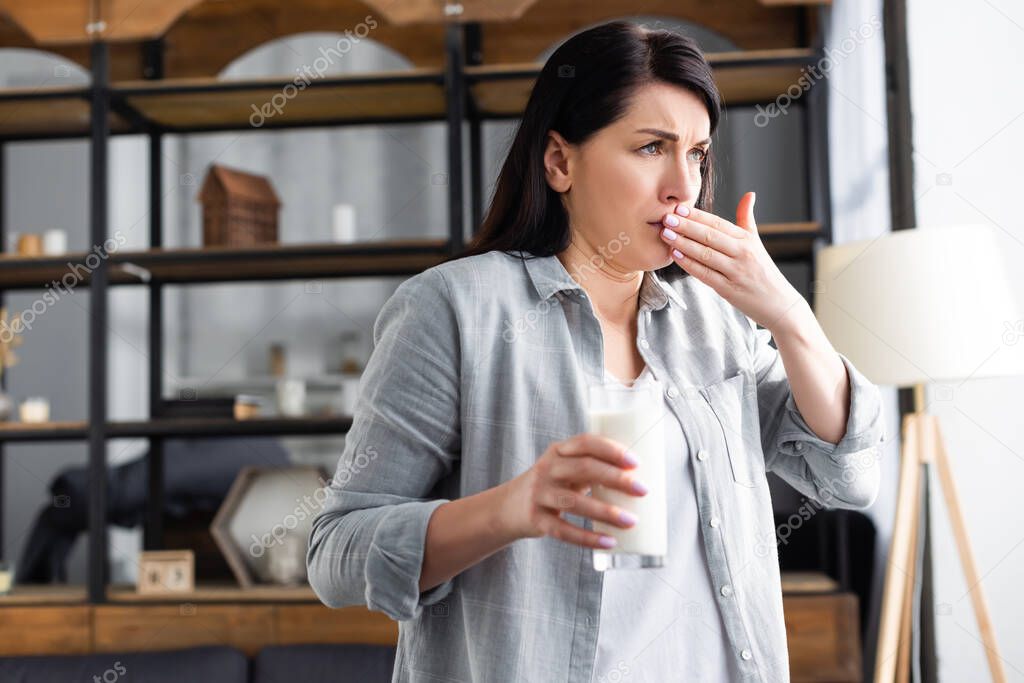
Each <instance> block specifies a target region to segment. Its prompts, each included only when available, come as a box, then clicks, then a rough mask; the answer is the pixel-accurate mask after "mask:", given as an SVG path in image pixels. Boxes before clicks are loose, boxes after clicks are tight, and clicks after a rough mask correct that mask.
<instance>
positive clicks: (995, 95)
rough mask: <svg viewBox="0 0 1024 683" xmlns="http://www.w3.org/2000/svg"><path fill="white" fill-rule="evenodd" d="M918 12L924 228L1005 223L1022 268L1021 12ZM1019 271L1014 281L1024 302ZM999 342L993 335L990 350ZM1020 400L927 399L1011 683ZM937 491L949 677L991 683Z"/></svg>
mask: <svg viewBox="0 0 1024 683" xmlns="http://www.w3.org/2000/svg"><path fill="white" fill-rule="evenodd" d="M908 5H909V7H908V14H909V17H908V25H909V29H908V33H909V36H908V40H909V47H910V83H911V96H912V111H913V126H914V140H913V144H914V150H915V154H914V182H915V187H914V192H915V196H916V208H917V218H918V225H919V226H920V227H924V228H926V227H928V226H938V225H943V224H952V223H958V222H970V223H984V224H990V225H995V226H997V227H998V228H1000V230H999V233H1000V235H1001V238H1002V241H1003V243H1002V247H1003V249H1004V251H1005V253H1006V255H1007V258H1008V260H1009V261H1010V262H1011V263H1020V262H1021V261H1022V260H1024V221H1022V218H1021V216H1022V213H1021V209H1020V197H1021V192H1022V190H1021V182H1022V180H1024V172H1022V171H1021V161H1020V156H1021V151H1022V150H1024V85H1022V79H1021V75H1020V71H1021V68H1022V66H1024V5H1022V4H1021V3H1020V2H1013V1H1011V0H986V1H985V2H978V3H962V2H953V1H952V0H946V1H945V2H941V3H936V2H928V1H927V0H910V1H909V3H908ZM943 174H947V175H943ZM1020 270H1021V269H1019V268H1017V273H1016V278H1017V279H1016V280H1015V286H1016V288H1017V291H1018V292H1021V293H1024V273H1021V272H1020ZM956 276H957V274H956V273H955V272H951V273H950V277H956ZM1008 322H1011V323H1015V322H1016V321H1008ZM1018 343H1020V341H1018ZM998 345H999V340H998V339H994V340H993V346H998ZM1022 395H1024V378H1020V377H1017V378H1006V379H991V380H971V381H968V382H965V383H963V384H959V385H956V386H953V387H943V388H942V391H941V392H940V391H937V390H936V387H929V391H928V403H929V405H928V410H929V412H932V413H934V414H936V415H938V417H939V421H940V423H941V426H942V430H943V433H944V436H945V439H946V444H947V449H948V451H949V455H950V459H951V461H952V462H951V465H952V470H953V475H954V478H955V480H956V484H957V486H958V487H959V492H960V497H961V499H962V504H963V513H964V517H965V520H966V526H967V529H968V532H969V536H970V540H971V543H972V544H973V549H974V553H975V558H976V560H977V564H978V571H979V574H980V576H981V577H982V578H981V583H980V587H981V589H982V590H984V592H985V597H986V598H987V601H988V605H989V609H990V610H991V614H992V620H993V625H994V628H995V633H996V636H997V638H998V644H999V647H1000V654H1001V656H1002V658H1003V664H1004V668H1005V670H1006V674H1007V678H1008V680H1010V681H1024V623H1022V622H1021V620H1020V616H1019V615H1020V613H1021V612H1022V611H1024V593H1022V592H1021V590H1020V577H1021V576H1022V574H1024V506H1022V505H1021V494H1020V482H1021V481H1024V420H1022V419H1021V396H1022ZM932 492H933V493H932V501H933V507H932V521H933V525H934V526H933V543H934V565H935V602H936V616H935V621H936V629H937V638H938V643H937V646H938V656H939V672H940V678H941V680H943V681H976V680H989V678H988V675H987V664H986V659H985V653H984V650H983V648H982V645H981V641H980V636H979V632H978V626H977V623H976V621H975V617H974V613H973V611H972V608H971V598H970V596H969V594H968V589H969V586H968V585H967V584H966V582H965V580H964V575H963V572H962V570H961V566H960V560H959V557H958V555H957V551H956V546H955V544H954V540H953V536H952V529H951V527H950V524H949V521H948V515H947V510H946V506H945V503H944V501H943V500H942V496H941V488H940V485H939V482H938V480H937V479H936V478H934V477H933V480H932Z"/></svg>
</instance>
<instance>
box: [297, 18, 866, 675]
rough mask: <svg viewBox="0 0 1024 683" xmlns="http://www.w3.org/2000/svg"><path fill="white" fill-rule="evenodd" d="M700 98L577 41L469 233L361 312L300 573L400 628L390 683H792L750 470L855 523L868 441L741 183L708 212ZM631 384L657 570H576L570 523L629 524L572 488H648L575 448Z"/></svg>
mask: <svg viewBox="0 0 1024 683" xmlns="http://www.w3.org/2000/svg"><path fill="white" fill-rule="evenodd" d="M720 107H721V104H720V96H719V93H718V91H717V89H716V87H715V84H714V82H713V80H712V74H711V69H710V67H709V66H708V63H707V61H706V60H705V59H704V57H703V55H702V54H701V52H700V50H699V49H698V48H697V46H696V45H695V43H694V42H693V41H691V40H689V39H687V38H685V37H681V36H679V35H675V34H673V33H670V32H667V31H649V30H646V29H643V28H641V27H639V26H637V25H634V24H630V23H627V22H613V23H608V24H604V25H601V26H598V27H596V28H593V29H590V30H588V31H585V32H583V33H580V34H578V35H576V36H574V37H572V38H571V39H569V40H568V41H567V42H566V43H564V44H563V45H562V46H561V47H559V48H558V50H557V51H556V52H555V53H554V54H553V55H552V56H551V58H550V59H549V60H548V61H547V63H546V64H545V65H544V68H543V70H542V71H541V74H540V77H539V78H538V80H537V83H536V85H535V87H534V90H533V93H532V94H531V97H530V100H529V103H528V104H527V107H526V111H525V113H524V116H523V119H522V123H521V125H520V127H519V130H518V133H517V135H516V137H515V140H514V141H513V143H512V146H511V148H510V150H509V154H508V158H507V159H506V161H505V164H504V166H503V168H502V170H501V173H500V176H499V179H498V183H497V187H496V190H495V195H494V198H493V201H492V204H491V206H490V209H489V212H488V215H487V218H486V220H485V223H484V225H483V226H482V229H481V231H480V234H479V237H478V239H477V240H476V241H475V243H474V244H473V245H472V246H471V248H470V249H469V250H468V252H467V253H466V254H465V255H464V256H463V257H461V258H457V259H455V260H452V261H449V262H447V263H444V264H442V265H440V266H437V267H434V268H431V269H429V270H427V271H425V272H424V273H421V274H419V275H417V276H415V277H412V278H410V279H408V280H406V281H405V282H403V283H402V284H401V286H399V287H398V289H397V290H396V292H395V293H394V295H393V296H392V297H391V298H390V299H389V300H388V301H387V303H386V304H385V305H384V307H383V308H382V309H381V312H380V314H379V317H378V319H377V322H376V325H375V327H374V351H373V355H372V358H371V359H370V361H369V363H368V365H367V368H366V373H365V375H364V377H363V379H362V381H361V383H360V397H359V402H358V407H357V409H356V413H355V415H354V420H353V425H352V429H351V431H350V432H349V434H348V438H347V440H346V444H345V451H344V453H343V455H342V457H341V459H340V462H339V464H338V471H337V473H336V475H335V477H334V480H333V481H332V483H331V485H330V488H329V495H328V498H327V501H326V504H325V507H324V510H323V511H322V512H321V513H320V514H319V515H318V516H317V518H316V519H315V521H314V524H313V531H312V534H311V537H310V546H309V554H308V558H307V563H308V568H309V578H310V582H311V584H312V586H313V588H314V590H315V591H316V593H317V595H318V596H319V597H320V599H321V600H322V601H323V602H324V603H326V604H327V605H330V606H332V607H339V606H343V605H351V604H366V605H368V606H369V608H370V609H373V610H379V611H381V612H384V613H385V614H387V615H389V616H391V617H392V618H393V619H396V620H399V621H401V624H400V630H399V633H400V636H399V643H398V651H397V655H396V662H395V673H394V679H393V680H394V681H501V682H505V681H545V682H546V681H570V682H573V683H591V682H595V683H596V682H598V681H601V682H603V681H625V680H632V681H641V680H643V681H659V682H663V681H676V680H686V681H690V680H694V681H697V680H699V681H725V680H730V681H731V680H740V679H747V678H749V679H750V680H758V681H771V682H776V681H784V680H788V677H789V671H788V654H787V649H786V639H785V630H784V622H783V614H782V596H781V584H780V578H779V568H778V555H777V551H776V546H775V533H774V529H773V518H772V506H771V500H770V497H769V492H768V484H767V481H766V478H765V473H766V472H767V471H774V472H776V473H777V474H778V475H779V476H781V477H782V478H783V479H785V480H786V481H788V482H789V483H790V484H791V485H792V486H794V487H795V488H796V489H797V490H799V491H800V492H802V493H803V494H805V495H807V496H809V497H810V498H812V499H813V500H815V501H818V502H820V503H822V504H828V505H830V506H833V507H845V508H863V507H866V506H868V505H870V504H871V503H872V502H873V501H874V499H875V497H876V495H877V492H878V467H877V463H876V457H875V456H876V452H877V449H876V448H875V446H876V445H877V444H878V443H879V442H880V441H881V439H882V431H883V425H882V421H881V417H880V415H881V410H880V400H879V395H878V390H877V388H876V387H874V386H873V385H871V384H870V383H869V382H868V381H867V380H866V379H865V378H864V377H863V376H862V375H861V374H860V373H859V372H858V371H857V370H856V369H855V368H854V367H853V366H852V365H851V364H850V362H849V360H847V359H846V358H845V357H844V356H841V355H839V354H837V353H836V352H835V350H834V349H832V347H831V345H830V344H829V342H828V340H827V339H826V338H825V336H824V334H823V332H822V331H821V329H820V327H819V326H818V324H817V322H816V321H815V318H814V315H813V313H812V311H811V310H810V307H809V306H808V305H807V303H806V302H805V300H804V299H803V298H802V297H801V296H800V294H799V293H798V292H796V291H795V290H794V289H793V288H792V287H791V286H790V285H789V284H788V282H787V281H786V279H785V278H784V277H783V276H782V274H781V273H780V272H779V270H778V269H777V268H776V267H775V265H774V263H773V262H772V260H771V258H770V257H769V256H768V254H767V253H766V251H765V249H764V247H763V245H762V244H761V241H760V239H759V237H758V234H757V226H756V224H755V221H754V215H753V206H754V196H753V193H748V194H747V195H745V196H744V197H743V198H742V200H741V201H740V203H739V207H738V209H737V222H736V223H735V224H733V223H731V222H729V221H726V220H724V219H722V218H718V217H716V216H715V215H713V214H711V213H710V210H711V196H712V187H711V153H710V137H711V135H712V134H713V133H714V131H715V127H716V125H717V123H718V118H719V113H720ZM666 228H670V230H669V229H666ZM755 323H757V324H760V325H761V326H762V327H764V328H766V329H764V330H759V329H758V328H757V325H755ZM771 336H774V338H775V342H776V345H777V347H778V348H777V349H775V348H773V347H772V346H770V345H769V339H770V337H771ZM642 374H649V375H652V376H654V377H655V378H656V379H657V380H659V381H660V382H661V383H662V384H663V386H665V387H666V392H665V401H666V406H667V409H668V410H667V419H666V420H665V421H664V423H665V425H664V426H665V430H666V438H667V442H666V443H667V444H669V448H668V463H669V466H668V470H667V471H668V475H669V476H668V479H667V482H666V484H667V487H668V495H669V506H670V507H669V512H670V525H669V532H670V542H669V543H670V552H669V558H668V562H667V564H666V566H665V567H663V568H659V569H644V570H636V571H628V570H627V571H623V570H616V571H611V572H597V571H595V570H594V569H593V567H592V564H591V550H592V549H594V548H604V547H608V539H606V538H602V537H601V535H600V534H597V533H595V532H594V531H593V527H592V522H593V521H594V520H601V521H604V522H609V523H612V524H616V525H618V526H621V527H623V528H627V527H629V526H630V525H631V524H633V523H636V521H635V520H632V519H630V518H629V517H628V515H622V514H620V511H619V510H616V509H614V508H612V507H611V506H608V505H605V504H603V503H601V502H599V501H598V500H596V499H595V498H593V497H591V496H588V495H586V494H587V493H588V492H589V491H590V488H591V487H592V486H593V485H594V484H595V483H601V484H604V485H606V486H611V487H615V488H618V489H621V490H622V491H626V492H628V493H631V494H632V495H637V496H639V495H643V494H644V491H645V489H644V485H643V482H638V481H635V480H634V479H633V478H632V477H631V475H630V470H631V468H632V467H633V463H634V461H633V460H631V457H630V455H629V453H628V452H627V450H626V448H627V447H628V444H621V443H616V442H614V441H611V440H607V439H602V438H599V437H596V436H593V435H590V436H588V435H586V434H585V433H584V432H585V431H586V416H585V389H586V385H587V382H588V381H592V380H596V379H600V378H601V377H602V376H610V377H611V378H614V379H617V380H619V381H621V382H624V383H628V382H629V381H631V380H633V379H634V378H636V377H637V376H638V375H642Z"/></svg>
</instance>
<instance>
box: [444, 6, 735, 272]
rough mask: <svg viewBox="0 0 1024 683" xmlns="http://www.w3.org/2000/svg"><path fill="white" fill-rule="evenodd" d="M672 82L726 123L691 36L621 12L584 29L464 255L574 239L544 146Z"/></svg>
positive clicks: (708, 189) (519, 141)
mask: <svg viewBox="0 0 1024 683" xmlns="http://www.w3.org/2000/svg"><path fill="white" fill-rule="evenodd" d="M659 82H660V83H668V84H671V85H677V86H680V87H682V88H686V89H687V90H689V91H691V92H693V93H694V94H695V95H697V96H698V97H699V98H700V99H701V100H702V101H703V102H704V105H705V106H706V107H707V110H708V117H709V119H710V122H711V132H712V133H714V132H715V129H716V128H717V127H718V119H719V116H720V114H721V110H722V100H721V95H720V94H719V92H718V87H717V86H716V85H715V82H714V78H713V76H712V72H711V65H710V64H708V62H707V59H705V57H704V54H703V53H702V52H701V50H700V48H699V47H698V46H697V43H696V42H695V41H694V40H693V39H692V38H689V37H687V36H683V35H680V34H678V33H674V32H672V31H668V30H652V29H648V28H645V27H643V26H641V25H639V24H635V23H632V22H629V21H612V22H608V23H605V24H601V25H599V26H595V27H593V28H591V29H588V30H586V31H582V32H580V33H577V34H576V35H574V36H572V37H571V38H569V39H568V40H567V41H565V42H564V43H563V44H562V45H560V46H559V47H558V49H557V50H555V52H554V53H553V54H552V55H551V57H550V58H549V59H548V60H547V62H546V63H545V64H544V67H543V68H542V69H541V72H540V76H539V77H538V78H537V82H536V83H535V84H534V86H533V91H532V92H531V93H530V99H529V101H528V102H527V105H526V110H525V111H524V112H523V117H522V120H521V122H520V124H519V129H518V130H517V132H516V136H515V139H514V140H513V142H512V146H511V147H510V149H509V152H508V156H507V157H506V159H505V163H504V165H503V166H502V168H501V173H500V174H499V175H498V182H497V186H496V187H495V191H494V197H493V199H492V200H491V204H490V206H489V207H488V210H487V215H486V216H485V218H484V220H483V224H482V225H481V227H480V230H479V231H478V232H477V234H476V236H475V237H474V239H473V240H472V242H470V244H469V245H468V246H467V247H466V249H465V250H464V251H463V252H462V253H460V254H458V255H457V256H455V258H461V257H464V256H473V255H476V254H483V253H486V252H489V251H493V250H499V251H523V252H526V253H528V254H532V255H533V256H552V255H554V254H557V253H559V252H561V251H562V250H564V249H565V248H567V247H568V246H569V217H568V215H567V213H566V210H565V207H564V206H563V204H562V202H561V197H560V196H559V193H558V192H555V191H554V190H553V189H551V187H550V186H549V185H548V184H547V181H546V179H545V173H544V150H545V148H546V146H547V133H548V131H549V130H555V131H557V132H558V133H559V134H560V135H561V136H562V137H563V138H565V139H566V140H567V141H568V142H569V143H571V144H577V145H578V144H581V143H584V142H586V141H587V140H588V139H589V138H590V137H592V136H593V135H594V134H595V133H597V132H598V131H599V130H601V129H602V128H604V127H606V126H608V125H610V124H612V123H614V122H615V121H617V120H618V119H620V118H621V117H623V116H624V115H625V114H626V112H627V110H628V108H629V104H630V100H631V96H632V95H633V94H634V93H635V92H636V90H637V89H639V88H640V87H641V86H644V85H647V84H650V83H659ZM712 169H713V165H712V157H711V150H710V149H709V150H708V155H707V157H706V158H705V160H704V161H703V162H702V163H701V165H700V174H701V181H702V183H701V190H700V194H699V195H698V196H697V201H696V206H697V208H699V209H703V210H705V211H710V210H711V204H712V194H713V189H714V188H713V172H712ZM656 272H657V273H658V274H659V275H660V276H662V277H663V278H665V279H666V280H668V281H672V280H676V279H678V278H681V277H686V276H687V273H686V272H685V271H684V270H682V269H681V268H679V267H678V266H677V265H675V264H674V263H670V264H669V265H668V266H666V267H665V268H662V269H660V270H658V271H656Z"/></svg>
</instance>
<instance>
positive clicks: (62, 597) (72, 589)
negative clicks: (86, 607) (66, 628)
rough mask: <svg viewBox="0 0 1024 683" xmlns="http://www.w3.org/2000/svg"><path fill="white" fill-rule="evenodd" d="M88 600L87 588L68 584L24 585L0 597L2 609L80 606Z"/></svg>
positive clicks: (15, 587) (17, 586)
mask: <svg viewBox="0 0 1024 683" xmlns="http://www.w3.org/2000/svg"><path fill="white" fill-rule="evenodd" d="M86 599H87V593H86V589H85V586H73V585H67V584H23V585H16V586H14V587H12V588H11V592H10V593H8V594H7V595H0V608H3V607H13V606H20V607H24V606H29V605H80V604H84V603H85V602H86Z"/></svg>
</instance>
